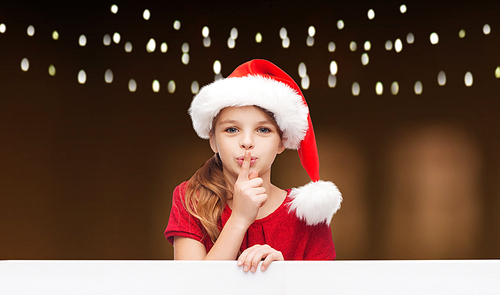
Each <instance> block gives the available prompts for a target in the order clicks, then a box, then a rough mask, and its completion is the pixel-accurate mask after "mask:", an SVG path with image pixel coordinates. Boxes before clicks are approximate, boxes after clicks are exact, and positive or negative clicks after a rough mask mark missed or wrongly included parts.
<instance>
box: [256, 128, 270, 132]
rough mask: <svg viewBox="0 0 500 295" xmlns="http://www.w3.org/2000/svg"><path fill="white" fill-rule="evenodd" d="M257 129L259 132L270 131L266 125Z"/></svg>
mask: <svg viewBox="0 0 500 295" xmlns="http://www.w3.org/2000/svg"><path fill="white" fill-rule="evenodd" d="M257 131H258V132H260V133H269V132H271V129H269V128H267V127H261V128H259V129H258V130H257Z"/></svg>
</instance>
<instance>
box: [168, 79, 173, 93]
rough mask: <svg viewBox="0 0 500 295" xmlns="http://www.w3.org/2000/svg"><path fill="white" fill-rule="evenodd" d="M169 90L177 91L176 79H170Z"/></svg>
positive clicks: (170, 91) (171, 91)
mask: <svg viewBox="0 0 500 295" xmlns="http://www.w3.org/2000/svg"><path fill="white" fill-rule="evenodd" d="M167 90H168V92H169V93H174V92H175V81H174V80H170V81H169V82H168V85H167Z"/></svg>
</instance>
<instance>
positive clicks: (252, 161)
mask: <svg viewBox="0 0 500 295" xmlns="http://www.w3.org/2000/svg"><path fill="white" fill-rule="evenodd" d="M244 160H245V156H241V157H238V158H236V162H238V164H239V165H240V166H241V165H243V161H244ZM255 162H257V157H251V158H250V166H252V165H253V164H255Z"/></svg>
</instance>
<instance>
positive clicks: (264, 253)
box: [238, 245, 285, 272]
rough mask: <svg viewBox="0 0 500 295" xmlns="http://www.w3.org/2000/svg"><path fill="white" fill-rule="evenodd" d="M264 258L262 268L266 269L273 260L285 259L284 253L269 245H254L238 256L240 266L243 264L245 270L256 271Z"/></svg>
mask: <svg viewBox="0 0 500 295" xmlns="http://www.w3.org/2000/svg"><path fill="white" fill-rule="evenodd" d="M262 259H264V262H262V266H261V267H260V269H261V270H262V271H265V270H266V269H267V268H268V267H269V264H271V262H273V261H278V260H279V261H283V260H285V259H284V258H283V254H282V253H281V252H280V251H277V250H275V249H273V248H271V246H269V245H254V246H252V247H250V248H248V249H246V250H245V251H243V253H241V255H240V257H239V258H238V266H242V265H243V271H245V272H247V271H249V270H250V271H251V272H256V271H257V266H258V265H259V262H260V261H261V260H262Z"/></svg>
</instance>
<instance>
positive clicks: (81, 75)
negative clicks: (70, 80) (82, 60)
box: [78, 70, 87, 84]
mask: <svg viewBox="0 0 500 295" xmlns="http://www.w3.org/2000/svg"><path fill="white" fill-rule="evenodd" d="M85 82H87V73H85V71H84V70H80V71H79V72H78V83H80V84H85Z"/></svg>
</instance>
